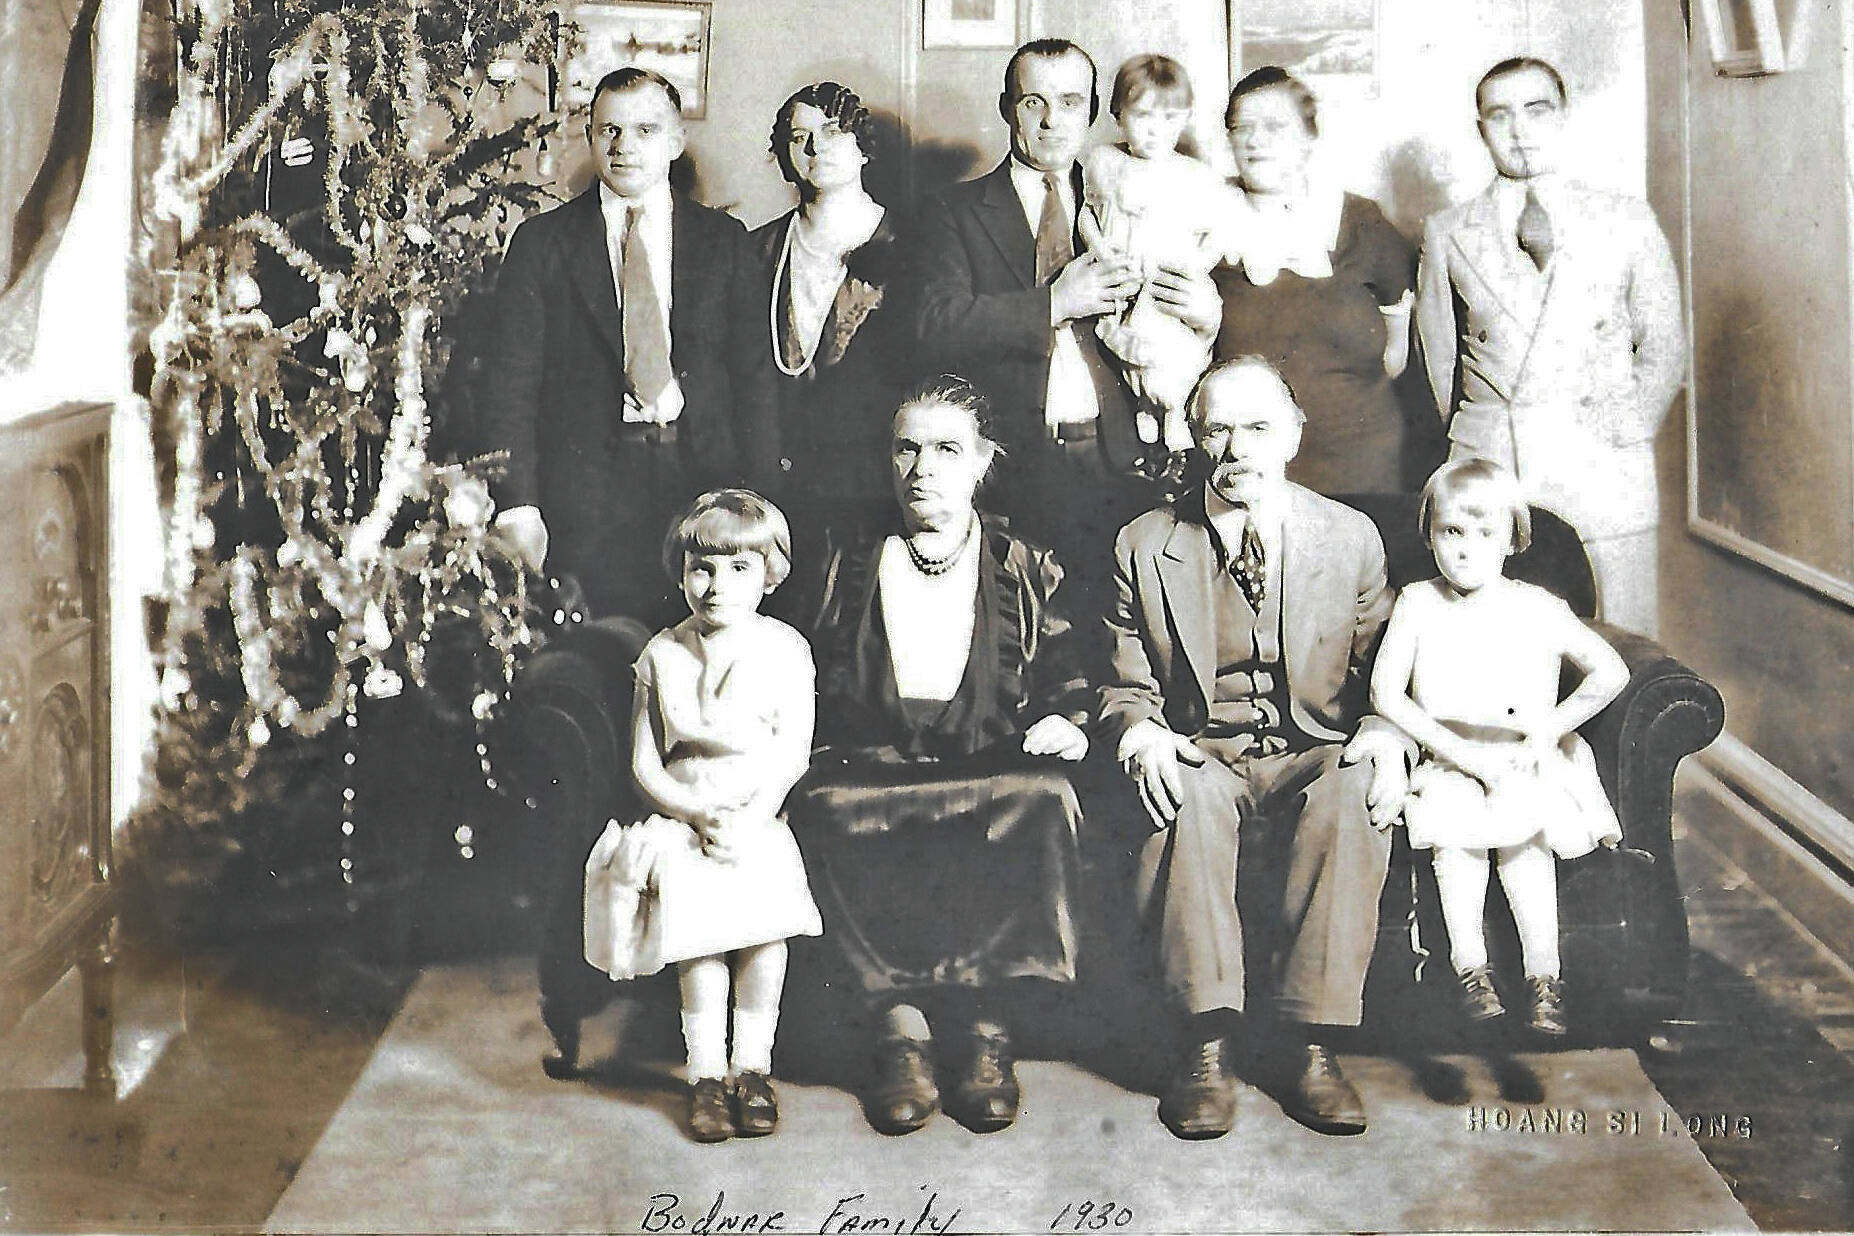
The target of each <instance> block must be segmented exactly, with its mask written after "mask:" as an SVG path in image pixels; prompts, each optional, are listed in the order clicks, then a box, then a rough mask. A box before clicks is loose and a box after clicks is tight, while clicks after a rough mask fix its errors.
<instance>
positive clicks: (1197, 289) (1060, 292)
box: [1049, 249, 1223, 334]
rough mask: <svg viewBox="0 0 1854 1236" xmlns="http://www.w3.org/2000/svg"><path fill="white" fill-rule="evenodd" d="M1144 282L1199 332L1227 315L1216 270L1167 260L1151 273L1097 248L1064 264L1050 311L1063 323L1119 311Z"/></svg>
mask: <svg viewBox="0 0 1854 1236" xmlns="http://www.w3.org/2000/svg"><path fill="white" fill-rule="evenodd" d="M1142 286H1148V287H1150V288H1151V289H1152V302H1153V304H1155V305H1157V306H1158V307H1159V308H1160V309H1161V310H1163V311H1164V312H1166V313H1169V314H1171V315H1172V316H1173V317H1175V318H1177V319H1178V320H1179V321H1181V322H1183V323H1184V324H1185V325H1186V326H1189V327H1190V328H1191V329H1192V330H1194V331H1197V332H1198V333H1199V334H1208V333H1209V332H1211V331H1214V330H1215V329H1216V328H1217V325H1218V323H1220V322H1221V321H1222V320H1223V300H1222V298H1221V297H1220V296H1218V295H1217V285H1216V284H1215V283H1213V282H1211V280H1210V276H1208V275H1193V274H1190V273H1188V272H1186V271H1183V270H1180V269H1178V268H1177V267H1173V266H1161V267H1159V268H1158V269H1157V270H1155V271H1154V272H1153V274H1152V277H1151V278H1150V279H1147V278H1145V277H1144V276H1142V274H1141V272H1140V267H1139V263H1137V262H1135V261H1133V260H1131V259H1130V258H1127V257H1125V256H1122V255H1120V254H1117V253H1113V252H1110V251H1106V250H1095V249H1091V250H1089V251H1088V252H1087V253H1084V254H1082V255H1081V256H1080V257H1078V258H1076V259H1075V260H1074V261H1072V262H1070V263H1069V264H1068V265H1067V266H1064V267H1063V268H1062V271H1061V273H1060V274H1058V275H1057V276H1056V278H1055V281H1054V282H1053V283H1051V284H1050V285H1049V304H1050V317H1051V318H1053V319H1054V320H1055V324H1056V325H1061V324H1062V323H1064V322H1072V321H1075V320H1076V319H1078V318H1092V317H1099V316H1100V315H1101V314H1104V313H1118V312H1119V311H1120V310H1121V309H1123V308H1125V307H1126V305H1127V302H1129V301H1131V300H1132V299H1133V298H1134V297H1136V296H1138V295H1139V293H1140V288H1141V287H1142Z"/></svg>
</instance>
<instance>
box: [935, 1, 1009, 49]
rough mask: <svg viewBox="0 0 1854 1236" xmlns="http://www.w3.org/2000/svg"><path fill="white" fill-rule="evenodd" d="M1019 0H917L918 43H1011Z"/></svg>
mask: <svg viewBox="0 0 1854 1236" xmlns="http://www.w3.org/2000/svg"><path fill="white" fill-rule="evenodd" d="M1018 4H1019V0H921V46H922V47H924V48H930V49H931V48H935V47H1015V46H1017V41H1018V39H1017V9H1018Z"/></svg>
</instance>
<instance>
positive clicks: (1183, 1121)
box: [1159, 1035, 1236, 1141]
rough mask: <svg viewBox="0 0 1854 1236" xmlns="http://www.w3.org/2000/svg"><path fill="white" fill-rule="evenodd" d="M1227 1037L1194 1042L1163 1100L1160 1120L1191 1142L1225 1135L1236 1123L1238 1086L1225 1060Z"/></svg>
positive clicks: (1160, 1101) (1168, 1085) (1160, 1106)
mask: <svg viewBox="0 0 1854 1236" xmlns="http://www.w3.org/2000/svg"><path fill="white" fill-rule="evenodd" d="M1224 1053H1225V1048H1224V1043H1223V1036H1221V1035H1218V1036H1216V1037H1214V1038H1208V1039H1205V1040H1203V1041H1202V1042H1200V1043H1196V1044H1193V1045H1192V1048H1191V1050H1190V1051H1189V1052H1187V1053H1186V1054H1185V1058H1184V1061H1183V1062H1182V1064H1181V1065H1180V1067H1179V1069H1178V1072H1177V1073H1176V1074H1175V1075H1174V1076H1173V1077H1172V1080H1171V1081H1170V1082H1169V1083H1168V1084H1167V1086H1166V1090H1165V1095H1164V1097H1163V1098H1161V1099H1160V1100H1159V1120H1160V1121H1161V1122H1162V1123H1163V1124H1164V1125H1165V1127H1166V1128H1168V1129H1170V1130H1171V1131H1172V1135H1173V1136H1175V1137H1182V1138H1184V1139H1186V1140H1187V1141H1199V1140H1202V1139H1204V1138H1210V1137H1222V1136H1223V1135H1224V1134H1225V1133H1228V1132H1229V1131H1230V1126H1231V1125H1233V1124H1235V1122H1236V1087H1235V1085H1234V1083H1232V1082H1231V1081H1230V1077H1229V1070H1228V1068H1227V1067H1226V1066H1225V1063H1224Z"/></svg>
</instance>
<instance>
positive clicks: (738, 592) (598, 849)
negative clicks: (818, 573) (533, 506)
mask: <svg viewBox="0 0 1854 1236" xmlns="http://www.w3.org/2000/svg"><path fill="white" fill-rule="evenodd" d="M791 555H792V538H791V532H790V531H789V529H788V528H787V525H786V520H785V516H784V515H782V514H781V513H780V512H779V510H778V508H777V507H775V506H773V505H772V504H771V503H769V502H767V501H766V500H765V499H764V498H761V497H760V496H759V495H758V494H755V493H751V492H749V491H747V490H743V489H722V490H716V491H714V492H712V493H706V494H703V495H702V496H701V497H700V498H697V499H696V501H695V504H694V505H693V506H692V507H690V508H689V511H688V513H687V514H685V515H684V516H683V517H682V518H681V519H679V520H678V521H677V522H676V524H675V526H674V527H673V528H671V530H670V534H669V538H668V540H667V541H666V542H665V544H664V547H663V563H664V568H665V570H667V571H668V572H669V573H670V575H671V576H672V577H674V578H676V579H679V580H680V581H681V584H682V595H683V598H684V599H685V600H686V601H687V602H688V604H689V610H690V614H689V617H688V618H686V619H684V620H683V621H682V622H680V623H678V624H676V625H675V626H673V627H671V628H669V629H668V630H666V631H660V632H658V633H657V635H656V636H655V637H653V638H652V639H651V641H650V642H649V643H648V644H646V645H645V646H644V650H643V652H642V653H640V654H639V656H638V658H637V671H636V672H637V691H636V697H635V698H636V702H635V705H634V707H633V712H632V765H631V768H632V774H633V776H634V777H635V780H636V784H637V791H638V796H639V797H640V799H641V800H642V801H643V804H644V806H645V808H646V809H647V810H650V811H651V812H652V814H651V815H649V816H648V817H647V818H645V819H644V820H642V821H638V822H635V823H626V824H620V823H618V822H617V821H614V822H613V823H612V824H611V825H609V826H608V827H607V828H606V830H605V833H604V835H603V836H601V837H600V839H599V841H598V843H597V844H596V845H595V846H594V847H593V851H592V854H591V857H590V858H588V859H587V862H586V903H585V949H586V960H587V961H589V962H591V963H592V964H593V965H594V966H597V967H598V968H599V969H601V970H603V971H605V972H606V973H607V974H610V975H611V976H612V978H614V979H622V978H632V977H635V976H637V975H642V974H652V973H655V972H656V971H658V970H660V969H662V968H663V967H664V966H665V965H667V964H670V963H672V962H674V963H676V964H677V965H678V967H679V970H680V977H681V985H682V1033H683V1040H684V1043H685V1044H686V1046H687V1048H688V1077H689V1086H690V1095H689V1103H690V1109H689V1127H690V1132H691V1134H692V1135H693V1136H694V1137H695V1138H696V1139H697V1140H699V1141H720V1140H722V1139H724V1138H726V1137H729V1136H731V1135H733V1134H735V1133H739V1134H741V1135H743V1136H756V1135H759V1134H764V1133H770V1132H772V1131H773V1128H774V1127H775V1125H776V1124H777V1122H778V1115H779V1109H778V1101H777V1098H776V1096H775V1095H774V1093H773V1089H772V1084H771V1081H770V1080H769V1074H770V1073H771V1071H772V1046H773V1036H774V1033H775V1031H776V1029H777V1027H778V1021H779V995H780V990H781V988H782V987H783V986H784V983H785V963H786V945H785V941H786V940H787V938H788V937H791V936H797V935H809V936H815V935H818V934H820V933H821V932H822V931H823V929H824V928H823V924H822V922H821V921H820V920H819V918H818V910H817V906H816V904H815V903H814V902H813V901H812V899H811V891H810V887H809V886H808V884H807V883H806V880H805V868H804V863H803V862H802V860H801V859H800V857H799V852H798V845H797V843H796V842H795V841H794V840H793V838H792V833H791V830H790V829H789V828H788V827H787V826H786V823H785V821H784V819H783V818H782V817H781V816H780V809H781V807H782V805H783V804H784V802H785V797H786V795H787V794H788V793H789V792H790V791H791V789H792V786H793V785H794V784H795V783H796V782H797V781H798V779H799V777H801V776H802V775H803V774H804V772H805V769H806V766H807V765H808V763H809V762H810V757H811V732H812V724H813V720H814V710H815V705H816V685H815V671H814V670H813V668H812V662H811V649H810V647H809V646H808V645H807V644H806V643H805V640H804V637H803V636H801V635H800V634H799V633H798V632H797V631H795V630H793V629H792V628H791V627H789V626H787V625H785V624H784V623H782V622H780V621H778V620H777V619H775V618H769V617H766V616H764V615H762V614H760V613H759V612H758V610H759V606H760V602H761V601H762V600H763V599H764V598H765V597H766V595H767V594H768V593H770V592H771V591H772V590H773V589H774V588H776V587H778V585H779V583H780V581H782V580H783V579H784V578H785V576H786V575H787V573H788V572H789V571H790V570H791ZM730 979H731V981H732V987H733V996H734V1040H733V1060H732V1073H733V1080H732V1083H731V1084H730V1083H729V1082H728V1081H727V1077H728V1073H729V1060H728V1052H727V1029H728V1024H727V1013H728V1008H727V1000H728V988H729V985H730Z"/></svg>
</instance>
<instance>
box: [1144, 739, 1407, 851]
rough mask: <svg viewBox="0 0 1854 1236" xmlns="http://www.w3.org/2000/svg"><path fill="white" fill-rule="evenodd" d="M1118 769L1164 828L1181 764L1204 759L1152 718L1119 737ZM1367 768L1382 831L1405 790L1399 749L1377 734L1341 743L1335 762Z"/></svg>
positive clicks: (1370, 805)
mask: <svg viewBox="0 0 1854 1236" xmlns="http://www.w3.org/2000/svg"><path fill="white" fill-rule="evenodd" d="M1114 758H1115V759H1117V760H1118V761H1119V762H1120V768H1121V771H1123V772H1125V773H1126V774H1127V776H1129V777H1131V778H1132V779H1133V783H1134V785H1135V786H1136V787H1137V788H1138V790H1139V798H1140V802H1141V803H1142V804H1144V806H1145V808H1146V813H1147V814H1148V815H1150V816H1151V817H1152V822H1153V825H1154V827H1155V828H1160V829H1164V828H1169V827H1171V824H1172V822H1173V821H1174V820H1176V819H1177V818H1178V811H1179V809H1180V808H1181V807H1182V806H1183V805H1184V778H1183V774H1182V773H1181V772H1180V771H1179V769H1180V767H1181V766H1184V765H1188V766H1190V767H1193V768H1195V767H1198V766H1199V765H1201V764H1203V762H1204V761H1205V760H1206V759H1207V758H1208V757H1207V756H1206V755H1205V754H1204V752H1203V751H1202V750H1201V749H1199V747H1198V746H1197V744H1196V743H1194V742H1192V741H1191V740H1190V739H1189V738H1186V737H1185V736H1184V735H1183V734H1178V733H1174V732H1173V731H1172V730H1170V729H1167V728H1166V727H1165V726H1164V725H1162V724H1161V723H1159V722H1158V721H1155V720H1146V721H1140V722H1137V723H1135V724H1134V725H1132V726H1131V727H1129V728H1128V729H1127V732H1126V733H1125V734H1123V735H1121V737H1120V746H1119V747H1118V748H1117V749H1116V750H1115V752H1114ZM1360 761H1365V762H1368V763H1369V764H1370V765H1371V785H1370V788H1369V789H1367V790H1366V792H1365V809H1366V810H1367V811H1368V812H1370V814H1371V826H1372V827H1373V828H1376V829H1379V830H1383V829H1386V828H1389V827H1390V826H1391V825H1392V824H1393V823H1395V822H1396V820H1397V817H1398V816H1399V815H1400V814H1401V813H1402V811H1403V800H1404V798H1405V797H1406V796H1407V795H1408V793H1409V789H1410V778H1409V772H1408V770H1407V769H1406V768H1405V767H1404V761H1403V752H1402V750H1401V748H1400V745H1399V744H1398V743H1397V742H1396V741H1395V740H1394V739H1389V738H1387V736H1385V735H1384V734H1382V733H1360V734H1357V735H1355V736H1354V737H1353V738H1352V741H1350V742H1348V743H1347V744H1346V745H1345V750H1344V752H1343V753H1342V754H1341V755H1340V757H1339V762H1340V763H1341V764H1357V763H1359V762H1360Z"/></svg>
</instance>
